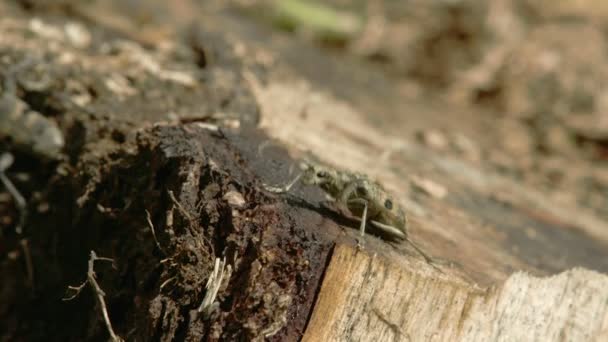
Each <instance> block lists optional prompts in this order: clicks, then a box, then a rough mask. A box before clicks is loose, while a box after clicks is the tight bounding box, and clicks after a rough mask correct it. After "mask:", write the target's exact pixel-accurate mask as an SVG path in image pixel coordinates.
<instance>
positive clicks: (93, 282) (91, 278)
mask: <svg viewBox="0 0 608 342" xmlns="http://www.w3.org/2000/svg"><path fill="white" fill-rule="evenodd" d="M97 260H100V261H110V262H112V267H114V260H112V259H110V258H103V257H98V256H97V254H95V251H91V257H90V258H89V268H88V271H87V280H85V281H84V282H83V283H82V284H80V285H79V286H68V289H69V290H72V291H74V294H73V295H72V296H70V297H66V298H64V299H63V300H64V301H68V300H72V299H74V298H76V297H77V296H78V295H79V294H80V292H81V291H82V289H83V288H84V287H85V286H86V285H87V284H89V285H90V286H92V287H93V291H94V292H95V298H96V299H97V302H98V303H99V306H100V307H101V314H102V315H103V320H104V322H105V324H106V327H107V329H108V333H109V334H110V338H111V340H112V341H113V342H122V341H124V340H123V339H122V338H121V337H120V336H118V335H116V333H114V329H113V328H112V322H111V321H110V315H109V314H108V308H107V307H106V302H105V299H104V297H105V295H106V294H105V292H103V290H102V289H101V287H100V286H99V283H97V279H96V278H95V261H97Z"/></svg>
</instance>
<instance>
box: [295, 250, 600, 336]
mask: <svg viewBox="0 0 608 342" xmlns="http://www.w3.org/2000/svg"><path fill="white" fill-rule="evenodd" d="M607 338H608V276H606V275H602V274H600V273H597V272H593V271H588V270H584V269H580V268H579V269H573V270H570V271H566V272H563V273H561V274H558V275H555V276H552V277H548V278H537V277H533V276H530V275H528V274H525V273H515V274H514V275H512V276H511V277H510V278H508V279H507V281H506V282H505V283H504V284H502V285H501V286H500V287H496V288H488V289H479V288H477V287H476V286H474V285H466V284H463V283H462V282H460V281H451V280H449V279H441V278H438V277H436V276H432V275H429V274H423V273H418V272H416V270H413V269H407V268H405V267H403V265H399V264H396V263H395V262H394V260H389V259H388V258H385V257H382V256H374V255H369V254H367V253H366V252H365V251H361V250H357V249H356V248H354V247H351V246H346V245H337V246H336V248H335V251H334V254H333V256H332V259H331V262H330V264H329V267H328V268H327V270H326V275H325V278H324V281H323V285H322V287H321V290H320V293H319V296H318V300H317V303H316V306H315V308H314V311H313V314H312V316H311V320H310V322H309V324H308V327H307V329H306V333H305V335H304V337H303V341H558V340H563V341H600V340H606V339H607Z"/></svg>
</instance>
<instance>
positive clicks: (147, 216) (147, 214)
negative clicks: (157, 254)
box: [146, 210, 167, 255]
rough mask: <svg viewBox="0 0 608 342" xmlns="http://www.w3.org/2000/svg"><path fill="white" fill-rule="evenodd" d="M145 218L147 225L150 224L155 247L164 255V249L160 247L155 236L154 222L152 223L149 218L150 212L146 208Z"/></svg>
mask: <svg viewBox="0 0 608 342" xmlns="http://www.w3.org/2000/svg"><path fill="white" fill-rule="evenodd" d="M146 220H147V221H148V226H150V230H151V231H152V237H153V238H154V242H155V243H156V247H157V248H158V250H159V251H161V253H163V254H164V255H167V253H165V251H164V250H163V249H162V247H160V243H159V242H158V239H157V238H156V232H155V231H154V224H153V223H152V218H150V212H149V211H148V210H146Z"/></svg>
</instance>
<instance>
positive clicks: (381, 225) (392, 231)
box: [369, 220, 441, 272]
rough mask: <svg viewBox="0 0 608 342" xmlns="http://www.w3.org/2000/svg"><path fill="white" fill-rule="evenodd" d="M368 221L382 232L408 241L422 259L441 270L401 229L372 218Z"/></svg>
mask: <svg viewBox="0 0 608 342" xmlns="http://www.w3.org/2000/svg"><path fill="white" fill-rule="evenodd" d="M369 223H370V224H371V225H372V226H374V227H376V228H378V229H381V230H383V231H384V232H386V233H388V234H393V235H395V236H397V237H399V238H400V239H403V240H405V241H407V243H409V244H410V246H412V247H413V248H414V249H415V250H416V252H418V254H420V255H422V257H423V258H424V260H426V262H428V263H429V264H430V265H431V266H433V267H434V268H435V269H436V270H438V271H440V272H441V270H440V269H439V268H437V267H436V266H435V265H434V263H435V260H433V258H431V257H430V256H429V255H428V254H426V252H424V251H423V250H422V248H420V247H418V245H416V244H415V243H414V241H412V240H410V238H409V237H408V236H407V235H405V234H404V233H403V232H402V231H400V230H399V229H397V228H395V227H393V226H389V225H387V224H384V223H380V222H378V221H374V220H370V221H369Z"/></svg>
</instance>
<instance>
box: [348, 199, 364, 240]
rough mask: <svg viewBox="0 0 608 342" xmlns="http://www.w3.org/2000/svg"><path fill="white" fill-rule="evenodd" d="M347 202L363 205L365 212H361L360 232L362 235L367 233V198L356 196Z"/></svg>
mask: <svg viewBox="0 0 608 342" xmlns="http://www.w3.org/2000/svg"><path fill="white" fill-rule="evenodd" d="M347 204H359V205H362V206H363V212H362V214H361V225H360V226H359V233H360V234H361V236H364V235H365V223H366V222H367V200H364V199H362V198H354V199H351V200H349V201H348V202H347Z"/></svg>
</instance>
